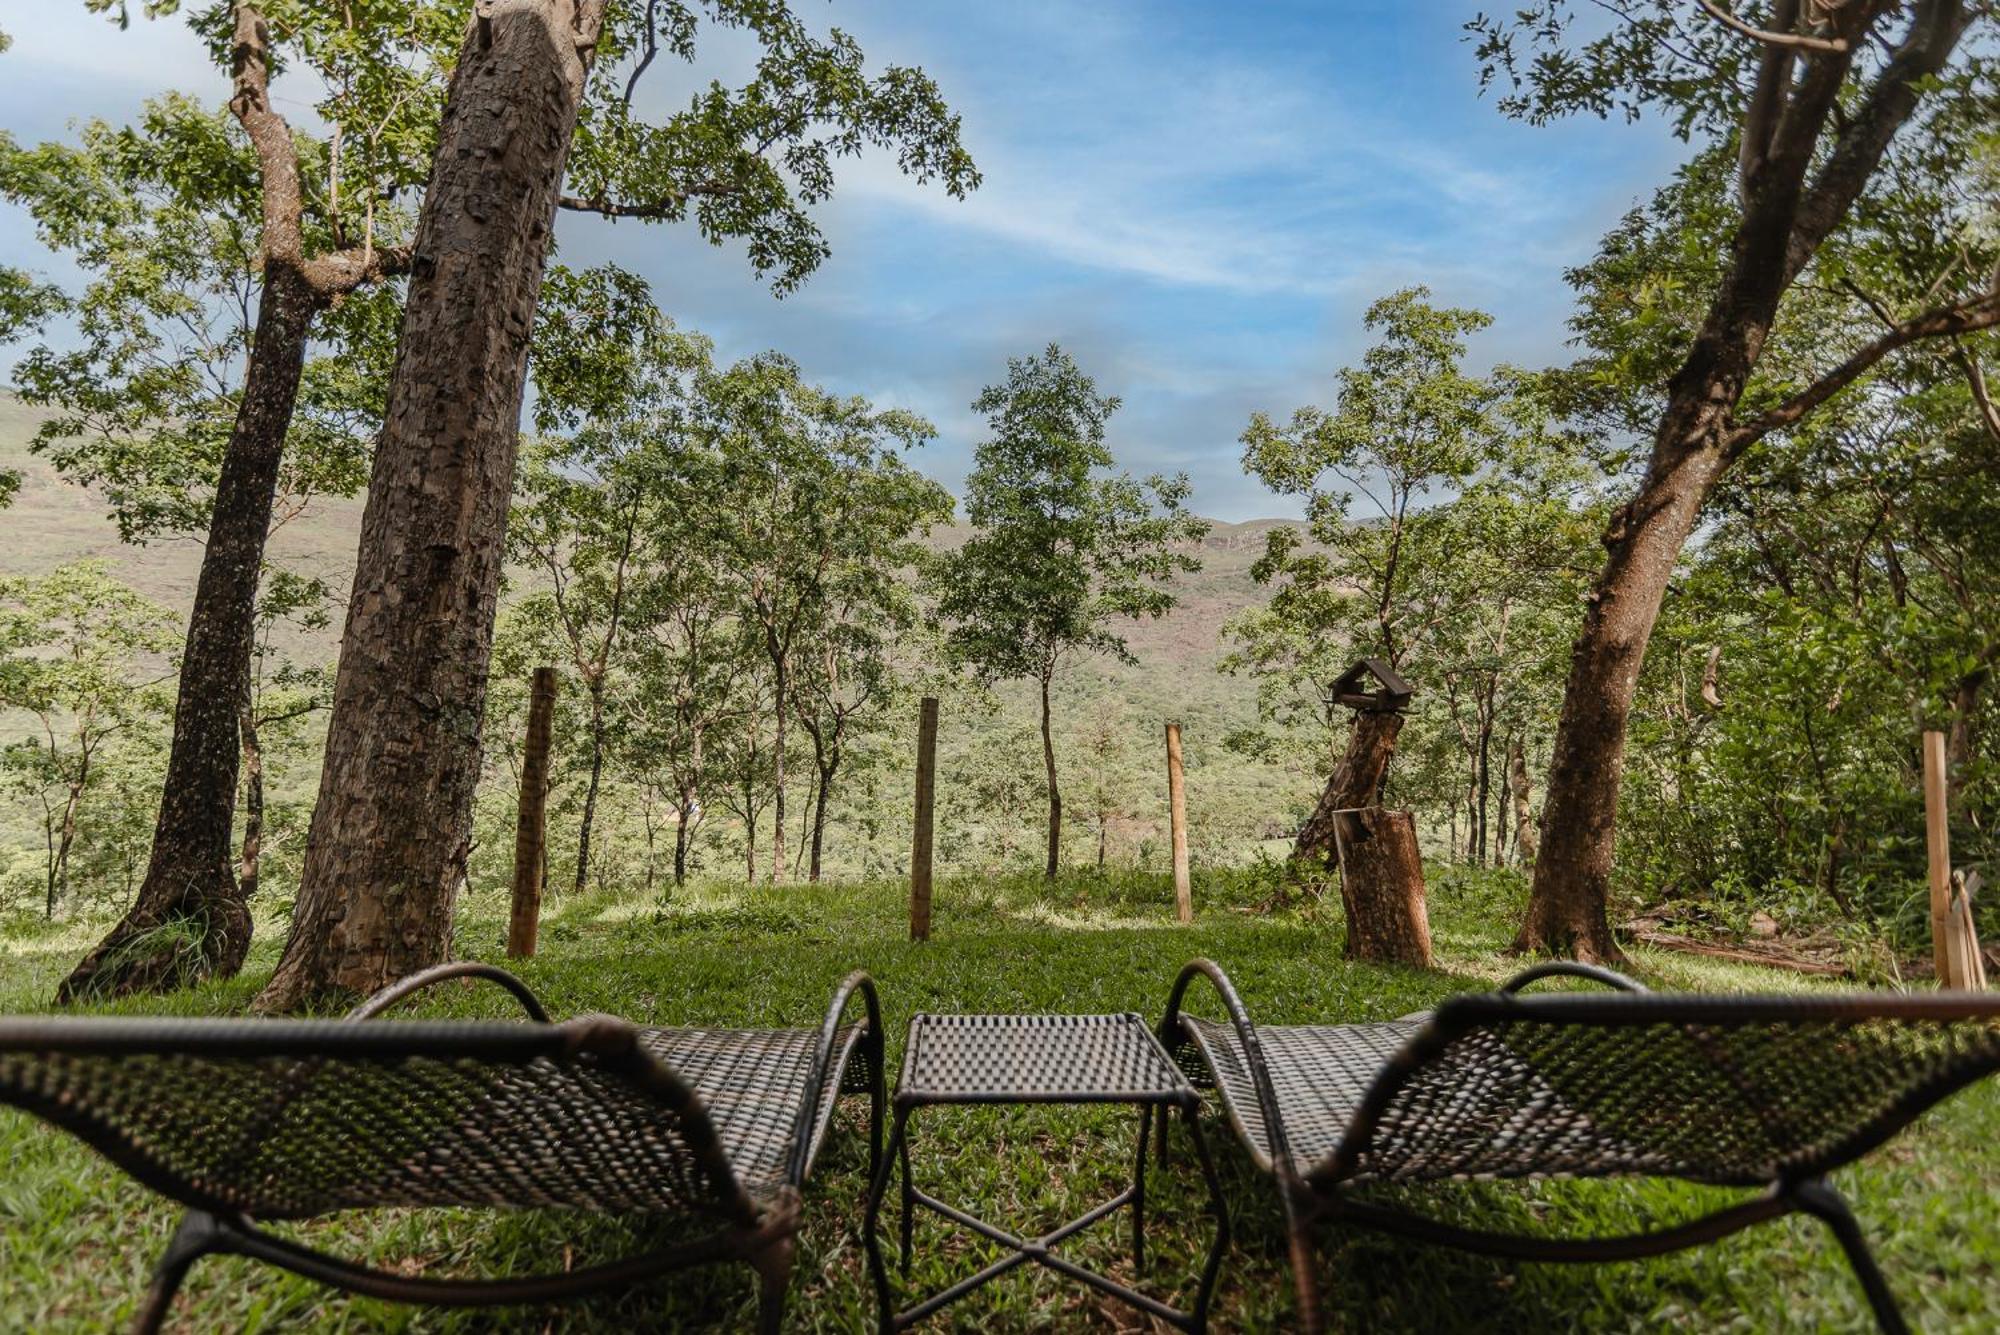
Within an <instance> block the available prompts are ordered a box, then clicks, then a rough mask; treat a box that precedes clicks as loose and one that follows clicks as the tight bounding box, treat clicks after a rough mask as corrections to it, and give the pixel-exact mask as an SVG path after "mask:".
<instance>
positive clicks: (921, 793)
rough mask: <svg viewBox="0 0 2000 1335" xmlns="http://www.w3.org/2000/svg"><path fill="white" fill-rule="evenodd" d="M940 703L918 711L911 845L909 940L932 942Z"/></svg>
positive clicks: (929, 701)
mask: <svg viewBox="0 0 2000 1335" xmlns="http://www.w3.org/2000/svg"><path fill="white" fill-rule="evenodd" d="M937 732H938V702H937V697H936V696H934V695H927V696H925V697H924V698H923V703H922V704H921V705H919V706H918V709H917V820H916V832H915V834H914V835H913V836H912V837H911V841H910V940H912V941H928V940H930V939H931V815H932V812H933V811H934V810H935V808H936V806H937Z"/></svg>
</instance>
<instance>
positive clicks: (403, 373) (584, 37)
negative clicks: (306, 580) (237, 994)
mask: <svg viewBox="0 0 2000 1335" xmlns="http://www.w3.org/2000/svg"><path fill="white" fill-rule="evenodd" d="M601 10H602V6H601V4H595V3H590V0H501V3H499V4H496V5H494V6H492V8H491V9H490V11H489V10H486V9H485V8H484V7H482V12H481V14H480V15H479V16H477V17H476V18H475V19H474V21H473V23H472V25H471V28H470V29H469V31H468V33H467V37H466V41H465V44H464V47H463V49H462V50H461V52H460V54H459V60H458V65H457V67H456V69H455V70H454V71H453V73H452V77H451V86H450V89H449V91H448V92H447V95H446V100H445V107H444V114H443V118H442V121H441V124H440V127H439V138H438V147H437V155H436V157H435V158H434V160H433V164H432V168H431V180H430V185H429V190H428V193H427V194H426V195H425V197H424V204H423V209H422V212H421V214H420V215H419V217H418V220H417V233H416V245H415V251H416V256H417V258H416V260H415V263H414V265H413V268H412V278H411V281H410V290H409V295H408V298H407V300H406V302H405V307H404V317H403V329H402V336H401V340H400V343H399V346H398V348H397V354H396V366H395V370H394V371H393V373H392V374H391V377H390V383H389V395H388V411H387V414H386V417H385V420H384V426H383V431H382V435H381V439H380V441H379V442H378V444H377V446H376V450H375V466H374V471H373V473H372V475H371V478H370V482H369V489H368V504H367V508H366V509H365V511H364V512H363V515H362V526H361V546H360V552H359V555H358V559H357V561H356V564H355V572H354V592H353V596H352V598H351V600H350V601H349V603H348V612H347V624H346V630H345V633H344V634H343V637H342V640H341V654H340V668H339V673H338V676H337V678H336V681H335V684H334V697H333V715H332V719H331V721H330V723H329V725H328V735H327V750H326V760H325V768H324V771H323V774H322V777H321V782H320V793H319V804H318V806H317V807H316V808H315V810H314V812H313V820H312V826H311V829H310V831H309V833H308V835H307V841H306V853H305V866H304V870H303V873H302V876H301V880H300V885H299V895H298V903H297V907H296V909H295V910H294V913H293V918H292V932H291V936H290V938H289V939H288V940H287V941H286V943H285V953H284V957H283V959H281V960H280V961H279V964H278V969H277V972H276V973H274V974H273V975H272V978H271V982H270V984H269V986H267V987H266V988H265V989H264V992H263V993H262V994H261V995H260V996H259V997H258V1002H257V1004H258V1005H259V1007H260V1008H262V1009H266V1010H285V1009H291V1008H295V1007H298V1006H300V1005H303V1004H305V1003H307V1002H308V1001H311V1000H313V999H314V998H317V997H321V996H327V995H330V994H343V993H344V994H353V993H357V992H361V993H365V992H370V991H373V990H374V989H376V988H378V987H381V986H382V985H383V984H385V983H387V982H389V981H391V980H393V979H396V978H400V977H402V976H404V975H405V974H408V973H411V972H413V971H415V970H417V969H420V968H423V967H425V966H428V965H431V964H435V963H438V962H439V961H441V960H443V959H445V958H447V957H448V956H449V954H450V952H451V928H452V907H453V901H454V899H455V897H456V894H457V890H458V885H459V882H460V881H461V880H463V879H464V876H465V861H466V855H467V852H468V850H469V846H470V840H471V825H472V796H473V789H474V787H475V786H476V785H477V783H478V779H479V753H480V727H481V722H482V715H483V710H484V704H485V697H486V680H487V669H488V665H489V661H490V657H491V652H492V642H493V614H494V605H495V600H496V597H497V595H498V591H499V582H500V567H501V559H502V555H503V549H504V546H505V536H506V525H507V503H508V499H509V495H510V492H511V490H512V487H513V478H514V456H515V447H516V443H517V439H518V436H519V433H520V419H521V394H522V388H523V382H524V380H525V375H526V369H527V360H528V338H529V332H530V330H531V328H532V327H533V325H534V320H535V303H536V298H537V296H538V294H539V292H540V289H541V281H542V266H543V262H544V260H545V258H546V256H547V253H548V248H549V239H550V233H551V231H552V229H553V227H554V224H555V212H556V199H557V192H558V190H559V188H560V186H561V182H562V175H563V164H564V161H565V160H566V159H567V157H568V155H569V145H570V138H571V134H572V132H573V131H574V130H575V128H576V118H577V109H578V106H579V104H580V101H581V98H582V94H583V86H584V81H585V77H586V75H587V73H588V68H587V61H588V58H589V52H590V50H591V49H592V48H593V47H594V45H595V40H596V35H597V34H596V28H597V25H598V20H599V18H600V17H601ZM232 699H233V697H232Z"/></svg>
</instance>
